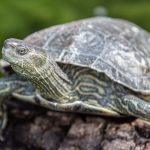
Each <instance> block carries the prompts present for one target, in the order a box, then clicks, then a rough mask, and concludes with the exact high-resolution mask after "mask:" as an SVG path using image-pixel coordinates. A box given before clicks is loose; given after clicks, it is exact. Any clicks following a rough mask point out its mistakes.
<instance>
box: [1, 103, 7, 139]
mask: <svg viewBox="0 0 150 150" xmlns="http://www.w3.org/2000/svg"><path fill="white" fill-rule="evenodd" d="M6 125H7V112H6V106H5V105H4V104H3V105H1V106H0V141H4V137H3V130H4V129H5V127H6Z"/></svg>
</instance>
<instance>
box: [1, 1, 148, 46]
mask: <svg viewBox="0 0 150 150" xmlns="http://www.w3.org/2000/svg"><path fill="white" fill-rule="evenodd" d="M94 15H107V16H112V17H119V18H124V19H128V20H130V21H133V22H135V23H136V24H138V25H140V26H142V27H143V28H145V29H147V30H149V31H150V0H4V1H2V0H1V1H0V46H1V47H2V45H3V41H4V40H5V39H6V38H10V37H15V38H20V39H22V38H24V37H25V36H27V35H29V34H31V33H32V32H34V31H37V30H39V29H42V28H45V27H49V26H51V25H55V24H60V23H64V22H68V21H72V20H77V19H81V18H87V17H92V16H94Z"/></svg>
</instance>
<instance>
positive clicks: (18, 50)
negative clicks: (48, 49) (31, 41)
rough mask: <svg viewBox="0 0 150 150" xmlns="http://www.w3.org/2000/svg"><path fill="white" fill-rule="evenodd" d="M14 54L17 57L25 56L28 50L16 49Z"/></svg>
mask: <svg viewBox="0 0 150 150" xmlns="http://www.w3.org/2000/svg"><path fill="white" fill-rule="evenodd" d="M16 52H17V53H18V54H19V55H25V54H27V52H28V49H27V48H20V49H17V50H16Z"/></svg>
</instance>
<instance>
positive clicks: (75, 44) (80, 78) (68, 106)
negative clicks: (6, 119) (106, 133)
mask: <svg viewBox="0 0 150 150" xmlns="http://www.w3.org/2000/svg"><path fill="white" fill-rule="evenodd" d="M149 56H150V34H149V32H148V31H146V30H144V29H142V28H141V27H139V26H138V25H136V24H134V23H132V22H129V21H127V20H123V19H119V18H111V17H93V18H87V19H81V20H78V21H72V22H69V23H65V24H60V25H55V26H51V27H49V28H46V29H42V30H40V31H37V32H35V33H33V34H31V35H29V36H27V37H26V38H25V39H23V40H20V39H15V38H10V39H6V40H5V41H4V46H3V48H2V57H3V59H4V60H5V61H7V62H8V63H10V65H11V67H12V69H13V70H14V71H15V72H16V73H17V74H19V75H20V76H22V77H24V78H25V79H26V80H27V81H30V82H31V83H32V84H33V86H34V87H35V92H34V93H33V97H32V98H30V99H28V98H26V96H24V98H25V99H26V101H28V102H32V103H35V104H37V105H40V106H43V107H46V108H48V109H51V110H56V111H65V112H78V113H87V114H96V115H106V116H114V117H123V116H134V117H138V118H141V119H144V120H148V121H150V69H149V67H150V59H149V58H150V57H149Z"/></svg>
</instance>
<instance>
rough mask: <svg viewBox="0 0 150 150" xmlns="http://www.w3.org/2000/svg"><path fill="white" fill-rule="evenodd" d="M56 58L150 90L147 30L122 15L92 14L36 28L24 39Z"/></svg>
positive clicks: (124, 83)
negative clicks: (108, 16)
mask: <svg viewBox="0 0 150 150" xmlns="http://www.w3.org/2000/svg"><path fill="white" fill-rule="evenodd" d="M25 41H26V42H28V43H30V44H33V45H36V46H40V47H42V48H43V49H45V50H46V51H47V53H48V54H49V55H50V56H51V57H52V58H53V59H54V60H55V61H56V62H61V63H65V64H72V65H76V66H81V67H89V68H91V69H94V70H96V71H98V72H103V73H105V74H106V75H107V76H108V77H110V78H111V79H112V80H114V81H115V82H118V83H120V84H122V85H124V86H126V87H128V88H130V89H132V90H134V91H138V92H141V93H145V94H149V93H150V34H149V33H148V32H147V31H145V30H143V29H142V28H140V27H139V26H137V25H135V24H133V23H131V22H128V21H125V20H121V19H113V18H107V17H95V18H90V19H83V20H79V21H75V22H71V23H67V24H63V25H58V26H54V27H50V28H47V29H44V30H41V31H39V32H36V33H34V34H32V35H30V36H28V37H27V38H26V39H25Z"/></svg>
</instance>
